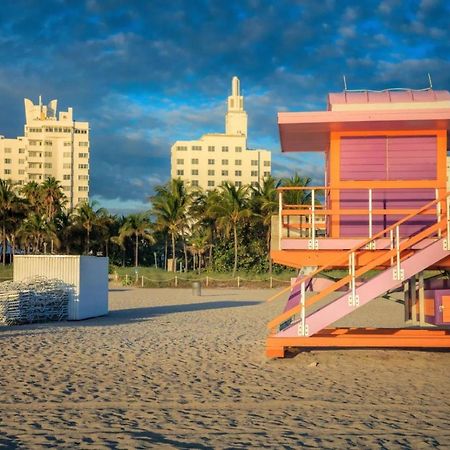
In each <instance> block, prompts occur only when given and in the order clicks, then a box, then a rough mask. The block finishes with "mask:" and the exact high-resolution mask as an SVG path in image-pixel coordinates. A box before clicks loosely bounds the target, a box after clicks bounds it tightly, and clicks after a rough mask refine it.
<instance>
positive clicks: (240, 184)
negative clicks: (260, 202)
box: [234, 181, 242, 187]
mask: <svg viewBox="0 0 450 450" xmlns="http://www.w3.org/2000/svg"><path fill="white" fill-rule="evenodd" d="M234 185H235V186H237V187H240V186H242V181H235V182H234Z"/></svg>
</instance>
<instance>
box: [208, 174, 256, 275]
mask: <svg viewBox="0 0 450 450" xmlns="http://www.w3.org/2000/svg"><path fill="white" fill-rule="evenodd" d="M247 192H248V186H239V187H237V186H235V185H233V184H231V183H229V182H226V183H224V184H223V185H222V186H220V191H219V192H218V194H217V195H216V198H215V202H214V203H213V204H212V205H211V207H210V213H212V214H214V215H215V216H216V217H217V225H218V227H219V229H222V230H223V231H224V233H225V236H229V235H230V233H231V231H232V232H233V240H234V266H233V277H234V276H235V275H236V271H237V259H238V234H237V229H238V225H239V224H240V223H241V222H242V221H244V220H245V219H247V218H249V217H251V215H252V212H251V210H250V208H249V202H248V195H247Z"/></svg>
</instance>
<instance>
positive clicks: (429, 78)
mask: <svg viewBox="0 0 450 450" xmlns="http://www.w3.org/2000/svg"><path fill="white" fill-rule="evenodd" d="M428 82H429V83H430V89H433V82H432V81H431V75H430V73H428Z"/></svg>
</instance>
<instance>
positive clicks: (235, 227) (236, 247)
mask: <svg viewBox="0 0 450 450" xmlns="http://www.w3.org/2000/svg"><path fill="white" fill-rule="evenodd" d="M233 235H234V267H233V278H234V277H235V276H236V272H237V257H238V243H237V226H236V224H234V225H233Z"/></svg>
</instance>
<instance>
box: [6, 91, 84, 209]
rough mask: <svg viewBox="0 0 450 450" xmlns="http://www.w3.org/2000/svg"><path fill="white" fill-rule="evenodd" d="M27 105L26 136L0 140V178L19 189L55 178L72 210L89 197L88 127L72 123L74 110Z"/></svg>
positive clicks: (55, 102)
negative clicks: (25, 185) (31, 183)
mask: <svg viewBox="0 0 450 450" xmlns="http://www.w3.org/2000/svg"><path fill="white" fill-rule="evenodd" d="M24 101H25V126H24V135H23V136H20V137H17V138H15V139H8V138H5V137H4V136H0V178H3V179H7V180H11V181H12V182H14V183H17V184H19V185H23V184H26V183H27V182H29V181H36V182H37V183H41V182H42V181H44V180H45V179H46V178H48V177H55V178H56V179H57V180H58V181H59V182H60V183H61V185H62V188H63V191H64V194H65V195H66V197H67V200H68V202H67V205H66V206H67V207H68V208H73V207H75V206H76V205H77V204H78V203H80V202H83V201H87V200H88V197H89V149H90V145H89V123H88V122H77V121H74V119H73V110H72V108H68V110H67V111H60V112H59V114H58V115H57V100H52V101H51V102H50V103H49V104H48V105H43V104H42V100H41V98H40V97H39V103H38V104H34V103H33V102H32V101H31V100H29V99H24Z"/></svg>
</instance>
